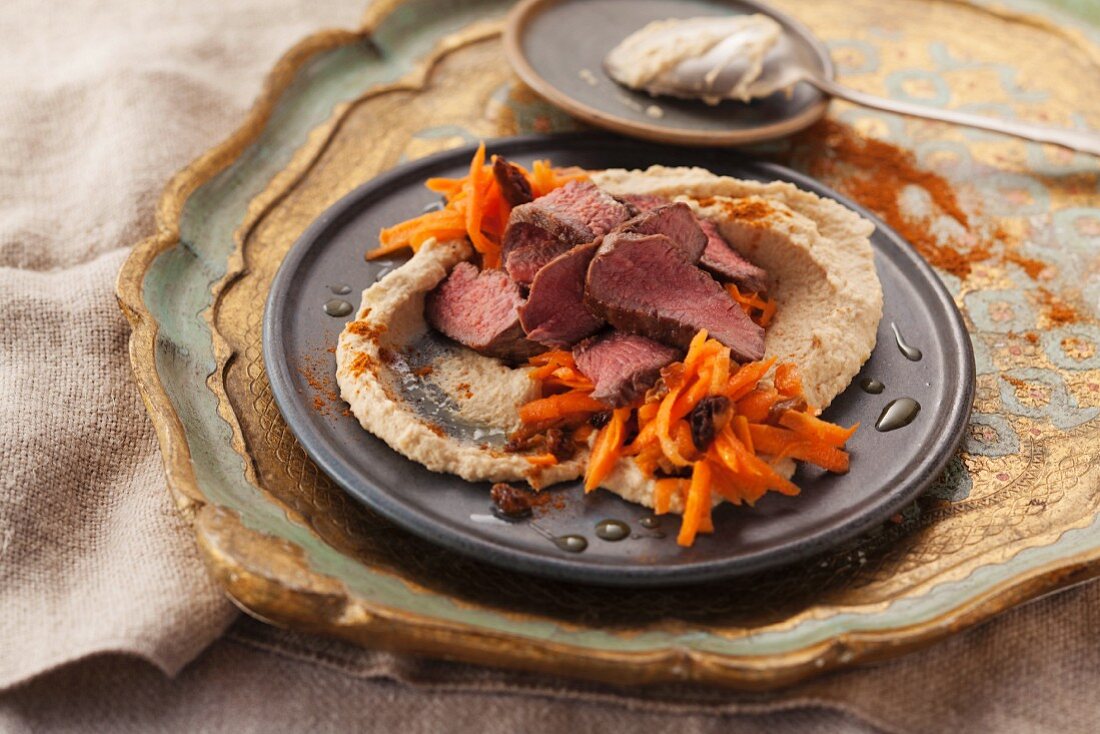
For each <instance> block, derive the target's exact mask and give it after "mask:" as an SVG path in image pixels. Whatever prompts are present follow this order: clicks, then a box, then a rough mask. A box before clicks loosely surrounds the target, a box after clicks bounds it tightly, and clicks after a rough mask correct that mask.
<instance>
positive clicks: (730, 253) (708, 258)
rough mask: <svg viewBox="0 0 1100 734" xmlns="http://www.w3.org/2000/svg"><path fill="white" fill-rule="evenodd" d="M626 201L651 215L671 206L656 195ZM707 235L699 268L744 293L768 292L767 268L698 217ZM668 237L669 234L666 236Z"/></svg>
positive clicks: (716, 227)
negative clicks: (659, 208) (742, 255)
mask: <svg viewBox="0 0 1100 734" xmlns="http://www.w3.org/2000/svg"><path fill="white" fill-rule="evenodd" d="M622 198H623V201H625V202H626V203H628V204H629V205H631V206H633V207H634V208H636V209H638V210H639V211H643V212H647V211H651V210H653V209H656V208H658V207H661V206H665V205H666V204H668V199H666V198H664V197H663V196H657V195H655V194H631V195H628V196H624V197H622ZM695 219H696V221H697V222H698V223H699V227H700V228H701V229H702V230H703V234H705V235H706V236H707V245H706V248H704V250H703V254H702V256H701V257H700V258H699V265H701V266H702V267H703V268H705V269H706V270H708V271H709V272H710V273H711V274H712V275H713V276H714V277H715V278H717V279H718V280H720V281H723V282H727V283H733V284H734V285H736V286H737V288H738V290H740V291H741V292H742V293H764V292H766V291H767V288H768V280H767V279H768V274H767V273H766V272H765V271H764V269H763V268H758V267H757V266H755V265H753V264H752V263H750V262H749V261H748V260H746V259H745V258H743V257H741V255H740V253H738V252H737V250H734V249H733V247H731V246H730V244H729V243H728V242H726V238H725V237H723V236H722V234H721V233H720V232H719V231H718V225H716V224H715V223H714V222H712V221H710V220H709V219H703V218H702V217H695ZM662 234H667V233H662Z"/></svg>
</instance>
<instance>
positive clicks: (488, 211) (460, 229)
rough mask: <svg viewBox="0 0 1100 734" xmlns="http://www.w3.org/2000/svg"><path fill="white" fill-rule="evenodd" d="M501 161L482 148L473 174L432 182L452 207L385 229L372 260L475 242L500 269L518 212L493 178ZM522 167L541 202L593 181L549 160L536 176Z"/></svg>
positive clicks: (537, 165) (484, 259)
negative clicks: (428, 246) (427, 246)
mask: <svg viewBox="0 0 1100 734" xmlns="http://www.w3.org/2000/svg"><path fill="white" fill-rule="evenodd" d="M495 159H496V156H493V158H491V159H490V160H489V162H488V163H486V161H485V143H482V144H481V145H480V146H478V149H477V153H475V154H474V157H473V160H471V161H470V170H469V172H468V173H467V174H466V175H465V176H463V177H462V178H429V179H428V180H427V182H426V184H425V185H426V186H427V187H428V189H430V190H431V191H434V192H436V193H437V194H442V195H443V197H444V198H445V199H446V201H447V204H446V206H444V207H443V208H442V209H440V210H438V211H431V212H426V213H424V214H421V215H420V216H418V217H414V218H412V219H409V220H407V221H404V222H401V223H400V224H395V225H394V226H392V227H387V228H386V229H383V230H382V231H381V233H380V234H379V237H378V239H379V243H380V244H379V246H378V247H377V248H375V249H374V250H371V251H370V252H368V253H367V259H368V260H373V259H375V258H379V257H384V256H386V255H391V254H393V253H394V252H398V251H400V250H403V249H405V248H406V247H408V248H411V249H412V250H413V252H416V251H417V250H419V249H420V247H421V245H423V244H424V243H425V242H427V241H428V240H429V239H431V238H433V237H434V238H435V239H437V240H440V241H445V240H453V239H458V238H461V237H469V239H470V242H471V244H473V246H474V249H475V250H477V251H478V252H479V253H481V257H482V263H483V265H484V267H487V268H496V267H500V249H501V242H502V240H503V238H504V229H505V227H507V226H508V215H509V214H511V212H512V207H511V206H510V205H509V204H508V202H507V201H506V200H505V198H504V196H503V195H502V193H501V190H500V184H499V183H498V182H497V179H496V177H495V176H494V175H493V161H494V160H495ZM513 165H515V164H513ZM516 167H517V168H519V170H520V171H522V173H523V175H524V177H525V178H526V179H527V182H528V183H529V184H530V186H531V192H532V194H533V195H534V197H535V198H536V199H537V198H538V197H540V196H544V195H546V194H548V193H550V192H551V191H553V190H554V189H557V188H559V187H561V186H564V185H565V184H567V183H569V182H570V181H576V180H582V179H586V178H587V177H588V174H587V173H586V172H585V171H583V170H581V169H579V168H553V167H551V165H550V163H549V161H535V163H534V164H533V165H532V167H531V170H530V171H528V170H526V169H524V168H523V167H521V166H516Z"/></svg>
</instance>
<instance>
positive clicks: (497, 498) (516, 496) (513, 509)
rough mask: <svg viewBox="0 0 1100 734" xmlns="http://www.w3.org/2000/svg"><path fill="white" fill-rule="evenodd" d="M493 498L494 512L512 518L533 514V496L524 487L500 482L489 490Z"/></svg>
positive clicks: (516, 518)
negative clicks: (517, 487) (520, 487)
mask: <svg viewBox="0 0 1100 734" xmlns="http://www.w3.org/2000/svg"><path fill="white" fill-rule="evenodd" d="M489 497H490V498H491V499H492V500H493V512H495V513H496V514H498V515H503V516H504V517H506V518H509V519H511V520H518V519H519V518H523V517H528V516H529V515H530V514H531V497H530V496H529V495H528V494H527V493H526V492H524V491H523V490H522V489H516V488H515V487H513V486H512V485H511V484H507V483H505V482H499V483H498V484H494V485H493V488H492V489H491V490H489Z"/></svg>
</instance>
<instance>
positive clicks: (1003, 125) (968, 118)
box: [804, 75, 1100, 156]
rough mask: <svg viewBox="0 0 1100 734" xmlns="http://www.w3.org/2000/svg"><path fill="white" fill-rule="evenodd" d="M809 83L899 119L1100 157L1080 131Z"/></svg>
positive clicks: (1098, 141)
mask: <svg viewBox="0 0 1100 734" xmlns="http://www.w3.org/2000/svg"><path fill="white" fill-rule="evenodd" d="M804 78H805V80H806V81H807V82H809V83H810V84H813V85H814V86H815V87H817V88H818V89H820V90H821V91H822V92H825V93H826V94H829V95H832V96H833V97H837V98H839V99H844V100H847V101H849V102H854V103H855V104H858V105H862V106H863V107H871V108H873V109H876V110H883V111H885V112H896V113H898V114H899V115H909V116H910V117H923V118H926V119H928V120H939V121H941V122H950V123H954V124H955V125H965V126H966V127H974V128H978V129H979V130H990V131H992V132H995V133H1004V134H1005V135H1014V136H1015V137H1017V138H1024V139H1025V140H1034V141H1036V142H1039V143H1053V144H1054V145H1060V146H1062V147H1063V148H1069V149H1071V150H1079V151H1081V152H1082V153H1091V154H1092V155H1097V156H1100V135H1098V134H1096V133H1090V132H1081V131H1079V130H1066V129H1064V128H1056V127H1046V126H1044V125H1029V124H1028V123H1024V122H1015V121H1012V120H998V119H996V118H994V117H985V116H983V115H974V114H970V113H968V112H956V111H954V110H941V109H937V108H935V107H926V106H924V105H919V104H911V103H909V102H898V101H897V100H893V99H886V98H885V97H878V96H876V95H874V94H866V93H864V92H859V91H856V90H855V89H851V88H849V87H843V86H841V85H839V84H836V83H834V82H831V81H829V80H827V79H822V78H820V77H817V76H813V75H806V77H804Z"/></svg>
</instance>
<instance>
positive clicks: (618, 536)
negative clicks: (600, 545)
mask: <svg viewBox="0 0 1100 734" xmlns="http://www.w3.org/2000/svg"><path fill="white" fill-rule="evenodd" d="M596 537H597V538H599V539H600V540H607V541H610V542H612V543H614V542H616V541H619V540H622V539H623V538H628V537H630V526H629V525H627V524H626V523H625V522H622V521H621V520H600V521H599V522H598V523H596Z"/></svg>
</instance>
